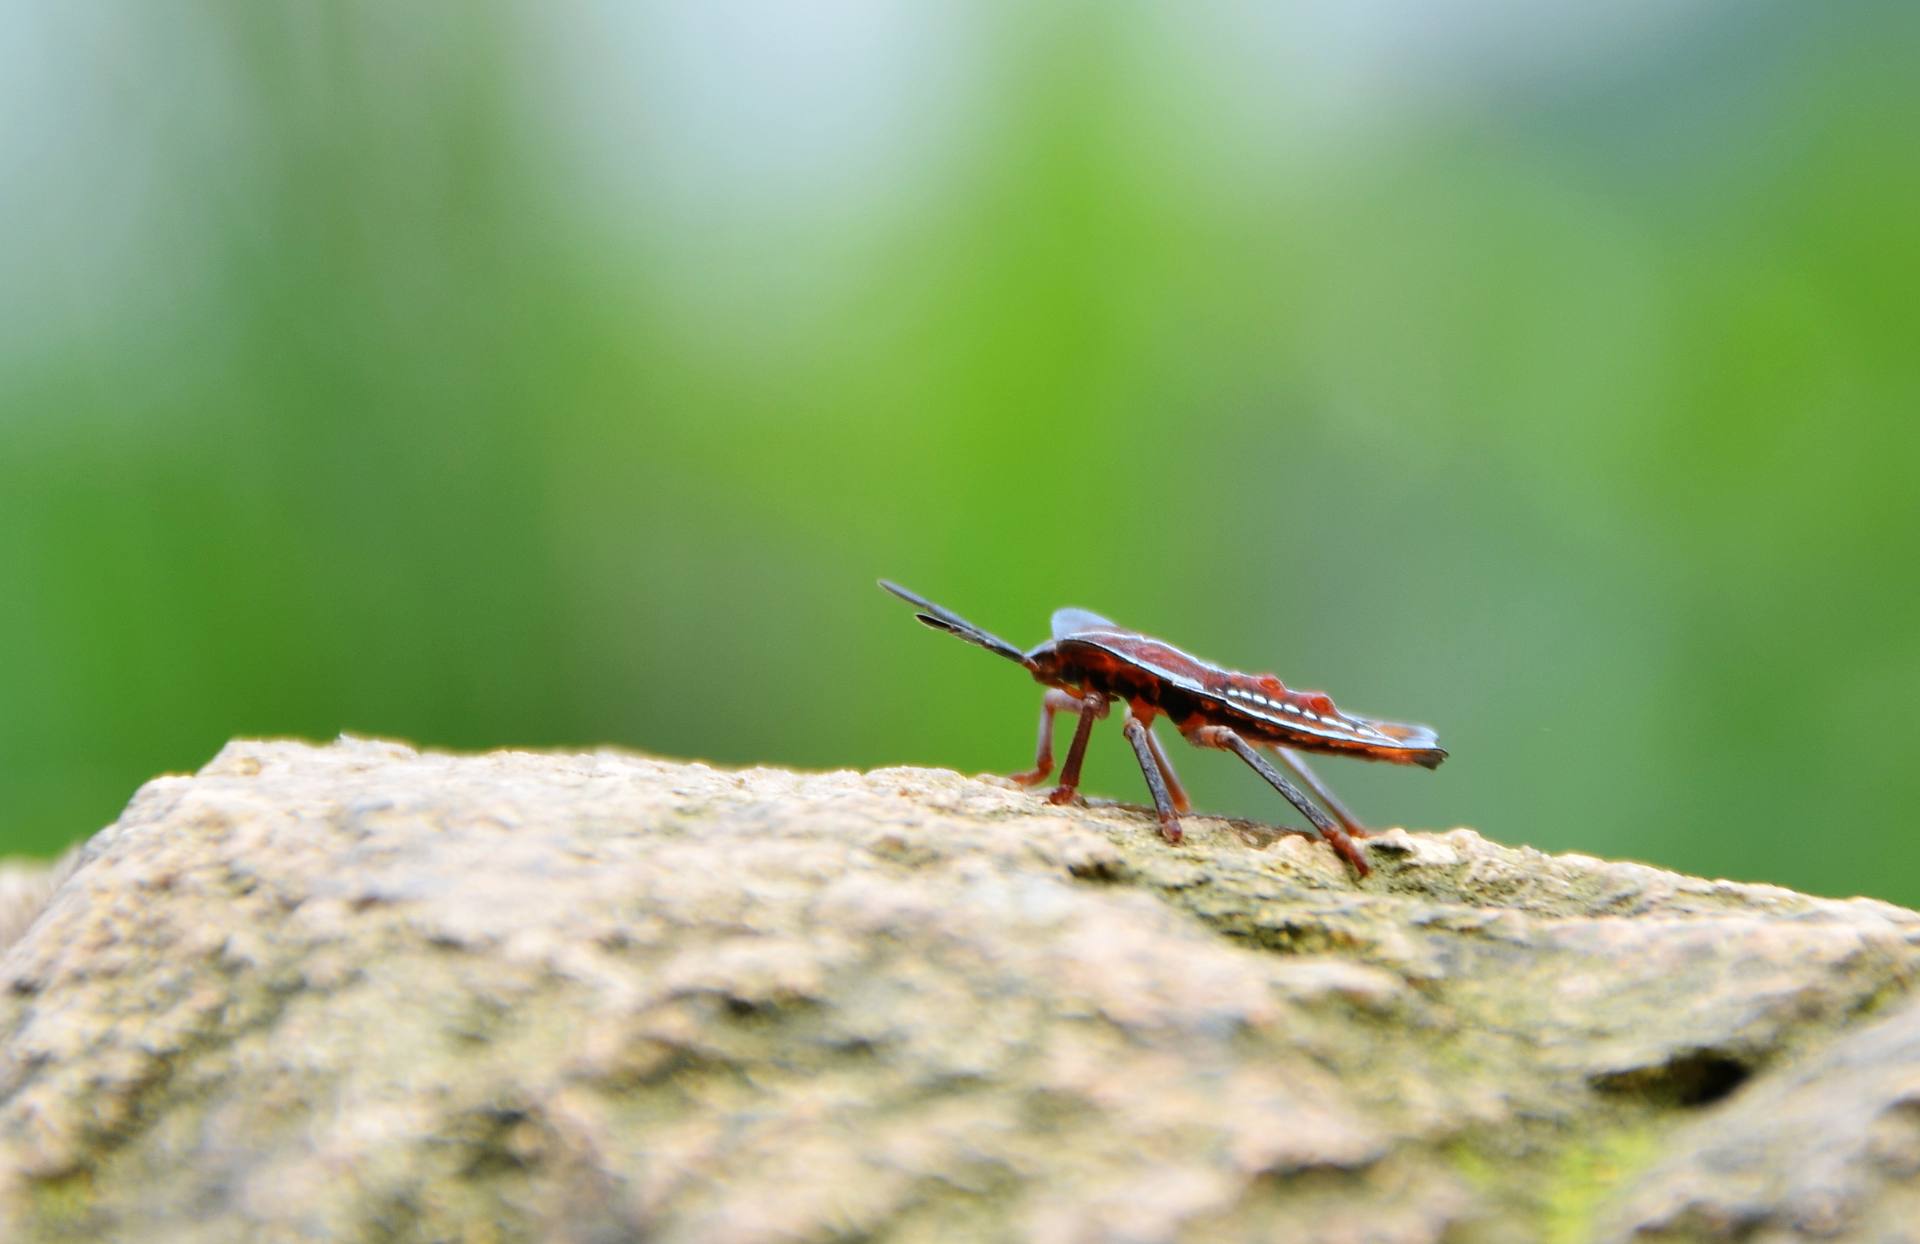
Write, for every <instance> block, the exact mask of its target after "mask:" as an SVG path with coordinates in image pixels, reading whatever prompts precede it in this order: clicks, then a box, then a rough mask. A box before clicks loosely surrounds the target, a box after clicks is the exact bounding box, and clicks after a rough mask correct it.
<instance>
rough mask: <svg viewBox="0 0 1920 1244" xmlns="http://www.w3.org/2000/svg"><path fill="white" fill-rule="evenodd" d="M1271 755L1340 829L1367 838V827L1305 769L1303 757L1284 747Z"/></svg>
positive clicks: (1315, 775)
mask: <svg viewBox="0 0 1920 1244" xmlns="http://www.w3.org/2000/svg"><path fill="white" fill-rule="evenodd" d="M1273 754H1274V757H1275V758H1276V759H1277V760H1279V762H1280V763H1281V764H1283V765H1285V766H1286V767H1287V768H1288V769H1291V770H1292V771H1293V776H1295V777H1297V778H1299V779H1300V782H1301V784H1302V785H1304V786H1305V787H1306V788H1307V789H1308V790H1310V791H1312V792H1313V794H1314V798H1316V799H1318V800H1319V801H1320V802H1321V803H1322V804H1324V805H1326V809H1327V811H1329V812H1331V813H1333V819H1334V820H1336V821H1339V822H1340V827H1341V828H1342V829H1344V830H1346V831H1347V832H1348V833H1349V834H1351V835H1353V836H1354V837H1355V838H1365V837H1368V836H1369V835H1368V832H1367V827H1366V826H1364V825H1362V824H1361V823H1360V822H1359V820H1358V819H1357V818H1356V817H1355V816H1354V815H1353V812H1352V811H1351V810H1349V809H1348V807H1347V805H1346V804H1344V803H1342V802H1341V801H1340V796H1338V795H1336V794H1334V793H1333V787H1331V786H1328V785H1327V784H1326V783H1325V782H1324V781H1322V780H1321V778H1320V775H1319V774H1317V773H1315V772H1314V771H1313V770H1312V769H1309V768H1308V767H1307V762H1306V760H1305V758H1304V757H1302V756H1301V755H1300V754H1299V753H1298V752H1295V751H1293V750H1292V749H1290V748H1285V747H1275V748H1274V749H1273Z"/></svg>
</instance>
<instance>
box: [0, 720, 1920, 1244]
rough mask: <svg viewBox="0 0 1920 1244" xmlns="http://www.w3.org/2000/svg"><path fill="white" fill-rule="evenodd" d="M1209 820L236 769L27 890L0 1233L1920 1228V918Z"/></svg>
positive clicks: (223, 758) (591, 760)
mask: <svg viewBox="0 0 1920 1244" xmlns="http://www.w3.org/2000/svg"><path fill="white" fill-rule="evenodd" d="M1187 824H1188V829H1189V835H1190V836H1189V841H1188V842H1187V843H1186V844H1183V845H1182V846H1179V847H1169V846H1167V845H1166V844H1165V843H1163V842H1161V841H1160V839H1159V837H1158V835H1157V832H1156V830H1155V828H1154V825H1153V821H1152V818H1151V816H1150V815H1147V814H1146V813H1143V812H1141V811H1139V810H1137V809H1130V808H1124V807H1097V808H1054V807H1051V806H1048V805H1047V804H1046V803H1045V802H1044V801H1043V800H1041V799H1039V798H1038V797H1037V796H1035V795H1034V794H1032V793H1030V792H1027V791H1022V790H1019V789H1017V788H1015V787H1013V786H1012V785H1010V784H1008V783H1005V782H1003V781H1000V780H997V779H977V778H968V777H963V776H960V775H958V774H954V773H949V772H943V771H932V770H922V769H882V770H876V771H874V772H870V773H853V772H838V773H820V774H808V773H793V772H789V771H785V770H778V769H753V770H744V771H727V770H720V769H714V768H709V767H708V766H705V765H698V764H680V763H675V762H670V761H665V760H657V759H652V758H648V757H644V756H638V755H632V754H627V753H619V752H599V753H594V754H587V755H554V754H535V753H524V752H498V753H492V754H488V755H480V756H449V755H441V754H435V753H422V752H416V751H414V750H412V749H410V748H407V747H403V746H399V745H396V744H390V743H382V742H370V741H365V740H357V739H343V740H341V741H340V742H338V743H335V744H333V745H330V746H326V747H316V746H311V745H306V744H300V743H286V742H274V743H260V742H235V743H233V744H230V745H229V746H228V747H227V748H226V749H225V750H224V751H222V752H221V754H220V755H219V756H218V757H216V758H215V759H214V760H213V762H212V763H210V764H209V765H208V766H207V767H206V768H205V769H203V770H202V771H201V772H200V773H199V774H197V775H195V776H192V777H167V778H160V779H157V780H155V781H153V782H151V783H149V784H148V785H147V786H146V787H145V788H143V789H142V790H141V791H140V793H139V794H138V795H137V796H136V797H135V798H134V800H133V802H132V803H131V804H130V805H129V806H128V808H127V810H126V812H125V814H124V815H123V816H122V817H121V818H120V820H119V821H118V822H117V823H116V824H114V825H112V826H110V827H108V828H107V829H105V830H103V831H102V832H101V833H100V834H98V835H97V836H96V837H95V838H94V839H93V840H92V841H91V842H89V843H88V844H87V845H86V847H85V848H84V850H83V851H82V852H81V853H80V854H79V856H78V858H77V861H76V863H75V866H74V867H73V868H72V870H71V872H70V874H69V875H66V876H64V878H63V879H58V884H57V885H54V884H53V882H54V881H55V880H56V879H55V878H53V877H50V876H38V877H36V876H33V875H29V874H24V873H19V872H16V873H13V874H0V939H10V940H11V945H10V946H9V947H8V948H7V949H6V951H5V953H4V958H0V984H3V985H4V992H0V1042H3V1043H4V1044H0V1238H4V1239H6V1240H8V1241H14V1240H21V1241H41V1240H150V1239H165V1240H169V1241H172V1240H179V1241H210V1242H211V1241H240V1240H281V1239H285V1240H293V1239H307V1240H312V1239H328V1240H459V1241H469V1240H471V1241H491V1240H541V1241H547V1240H553V1241H573V1240H578V1241H614V1240H630V1239H641V1238H645V1239H648V1240H662V1241H721V1242H737V1244H756V1242H760V1241H767V1242H772V1241H795V1240H855V1239H858V1240H898V1241H919V1240H948V1239H986V1240H1001V1239H1004V1240H1039V1241H1059V1242H1062V1244H1067V1242H1077V1241H1096V1240H1130V1241H1159V1240H1165V1241H1196V1242H1198V1241H1226V1240H1260V1239H1279V1240H1329V1241H1334V1240H1353V1241H1361V1240H1380V1241H1409V1242H1413V1241H1443V1240H1444V1241H1451V1242H1457V1241H1480V1240H1485V1241H1508V1240H1511V1241H1536V1240H1543V1241H1556V1240H1583V1239H1602V1240H1626V1239H1661V1240H1666V1239H1676V1240H1679V1239H1726V1240H1733V1239H1741V1240H1790V1239H1802V1238H1805V1239H1814V1238H1818V1239H1854V1240H1876V1241H1880V1240H1888V1241H1890V1240H1920V1227H1916V1226H1915V1224H1916V1223H1920V1200H1916V1199H1915V1197H1916V1194H1915V1192H1914V1189H1915V1188H1916V1186H1920V1185H1917V1184H1916V1175H1917V1174H1920V1009H1917V1008H1916V1006H1915V1004H1914V1003H1913V1001H1912V1000H1911V986H1912V984H1913V981H1914V975H1915V969H1916V964H1917V963H1920V915H1916V914H1915V913H1913V912H1909V911H1906V910H1904V909H1901V908H1897V907H1893V906H1889V905H1887V904H1884V903H1877V902H1872V901H1867V900H1860V899H1855V900H1850V901H1833V900H1824V899H1815V898H1809V897H1806V896H1803V895H1799V894H1795V893H1793V892H1791V891H1787V890H1782V889H1777V888H1772V887H1765V886H1747V885H1735V884H1731V883H1727V882H1715V881H1704V880H1699V879H1695V878H1689V877H1681V876H1676V875H1674V874H1671V873H1666V872H1663V871H1660V870H1658V869H1653V868H1649V867H1645V866H1642V865H1636V864H1624V863H1609V862H1605V861H1601V860H1597V859H1592V858H1589V857H1585V856H1578V855H1563V856H1547V855H1543V854H1541V853H1539V852H1535V851H1531V850H1527V849H1525V848H1516V847H1506V846H1500V845H1497V844H1493V843H1489V842H1487V841H1485V840H1483V839H1482V838H1480V837H1479V836H1478V835H1476V834H1474V833H1472V832H1471V831H1468V830H1453V831H1450V832H1447V833H1442V834H1408V833H1406V832H1404V831H1399V830H1395V831H1391V832H1389V833H1387V834H1385V835H1382V836H1379V837H1376V838H1374V839H1372V840H1370V841H1369V851H1370V854H1371V856H1372V859H1373V861H1374V863H1375V865H1376V869H1377V871H1376V873H1375V875H1374V876H1373V877H1371V878H1369V879H1367V880H1366V881H1365V882H1360V883H1356V882H1355V881H1354V880H1353V879H1352V878H1351V877H1350V875H1349V874H1348V873H1347V872H1346V871H1345V869H1344V868H1343V867H1341V866H1340V864H1339V862H1338V860H1337V859H1336V858H1335V857H1334V856H1333V854H1332V853H1331V851H1329V850H1328V849H1327V848H1326V847H1325V846H1324V845H1322V844H1320V843H1318V842H1315V841H1313V840H1311V839H1308V838H1306V837H1304V836H1300V835H1295V834H1276V833H1274V832H1272V831H1271V830H1269V829H1265V828H1262V827H1257V826H1252V825H1247V824H1244V823H1229V822H1225V821H1219V820H1209V819H1207V818H1203V817H1194V818H1191V819H1190V820H1189V821H1188V823H1187ZM34 887H39V888H40V891H45V890H47V889H51V894H50V896H47V895H45V894H43V893H40V892H36V890H35V889H34ZM9 914H11V916H12V917H13V922H12V923H11V924H9V923H8V919H7V917H8V916H9ZM22 916H31V917H32V919H31V922H30V923H29V924H26V926H25V927H24V928H21V927H20V925H21V924H22V923H23V921H22V920H21V919H20V917H22ZM1810 1155H1817V1156H1814V1157H1810Z"/></svg>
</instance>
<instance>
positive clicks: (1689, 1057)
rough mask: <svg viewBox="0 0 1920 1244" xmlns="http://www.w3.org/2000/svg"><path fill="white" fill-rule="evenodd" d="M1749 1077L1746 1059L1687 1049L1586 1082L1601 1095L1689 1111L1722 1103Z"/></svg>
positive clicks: (1600, 1075)
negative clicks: (1627, 1098)
mask: <svg viewBox="0 0 1920 1244" xmlns="http://www.w3.org/2000/svg"><path fill="white" fill-rule="evenodd" d="M1752 1076H1753V1067H1752V1066H1751V1065H1750V1064H1749V1063H1748V1062H1747V1061H1746V1060H1742V1059H1739V1058H1735V1057H1733V1056H1731V1055H1729V1054H1726V1053H1724V1052H1721V1051H1717V1050H1688V1051H1686V1052H1684V1053H1681V1054H1677V1055H1676V1056H1674V1057H1673V1058H1670V1059H1668V1060H1667V1061H1666V1062H1663V1063H1658V1064H1656V1065H1654V1066H1651V1067H1635V1068H1632V1069H1630V1070H1626V1071H1609V1072H1603V1073H1601V1074H1599V1075H1596V1076H1593V1077H1592V1078H1591V1080H1590V1083H1592V1085H1593V1087H1594V1088H1596V1089H1599V1090H1600V1091H1601V1092H1603V1093H1610V1094H1630V1095H1633V1096H1636V1097H1640V1098H1642V1099H1644V1100H1646V1101H1649V1102H1652V1103H1654V1104H1656V1105H1661V1106H1669V1107H1678V1108H1691V1107H1697V1106H1711V1105H1713V1104H1714V1103H1715V1102H1719V1101H1724V1100H1726V1099H1727V1098H1728V1097H1730V1096H1732V1095H1733V1093H1734V1092H1735V1091H1736V1090H1737V1089H1739V1087H1740V1086H1741V1085H1743V1084H1745V1083H1746V1082H1747V1081H1748V1080H1749V1079H1750V1078H1752Z"/></svg>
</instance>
